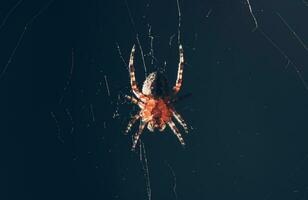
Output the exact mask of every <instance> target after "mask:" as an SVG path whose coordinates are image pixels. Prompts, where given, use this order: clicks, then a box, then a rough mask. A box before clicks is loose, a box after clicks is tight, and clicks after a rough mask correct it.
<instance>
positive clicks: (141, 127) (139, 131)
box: [132, 120, 147, 151]
mask: <svg viewBox="0 0 308 200" xmlns="http://www.w3.org/2000/svg"><path fill="white" fill-rule="evenodd" d="M146 124H147V123H146V122H145V121H142V120H141V121H140V125H139V130H138V132H137V133H136V134H135V135H134V141H133V146H132V151H134V150H135V148H136V145H137V143H138V140H139V137H140V135H141V134H142V131H143V129H144V127H145V125H146Z"/></svg>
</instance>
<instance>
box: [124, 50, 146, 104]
mask: <svg viewBox="0 0 308 200" xmlns="http://www.w3.org/2000/svg"><path fill="white" fill-rule="evenodd" d="M135 50H136V48H135V45H134V46H133V48H132V51H131V53H130V58H129V65H128V69H129V76H130V85H131V88H132V91H133V93H134V94H135V95H136V97H137V98H138V99H140V100H141V101H143V102H144V101H145V99H146V98H145V96H144V95H143V94H142V93H141V92H140V91H139V89H138V86H137V82H136V77H135V67H134V57H135Z"/></svg>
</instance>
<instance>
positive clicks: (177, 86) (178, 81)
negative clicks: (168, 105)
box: [173, 44, 184, 94]
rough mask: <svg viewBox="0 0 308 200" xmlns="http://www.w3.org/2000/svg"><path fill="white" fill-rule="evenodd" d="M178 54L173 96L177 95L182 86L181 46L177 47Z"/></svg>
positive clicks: (182, 62) (182, 52) (182, 61)
mask: <svg viewBox="0 0 308 200" xmlns="http://www.w3.org/2000/svg"><path fill="white" fill-rule="evenodd" d="M179 54H180V61H179V67H178V75H177V79H176V83H175V86H174V87H173V91H174V94H177V93H178V92H179V91H180V89H181V86H182V77H183V67H184V51H183V47H182V45H181V44H180V46H179Z"/></svg>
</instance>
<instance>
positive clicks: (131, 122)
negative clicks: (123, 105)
mask: <svg viewBox="0 0 308 200" xmlns="http://www.w3.org/2000/svg"><path fill="white" fill-rule="evenodd" d="M139 118H140V114H139V113H138V114H136V115H134V116H133V117H132V118H131V119H130V120H129V122H128V125H127V128H126V130H125V134H127V133H128V132H129V131H130V130H131V128H132V126H133V125H134V124H135V123H136V121H137V120H138V119H139Z"/></svg>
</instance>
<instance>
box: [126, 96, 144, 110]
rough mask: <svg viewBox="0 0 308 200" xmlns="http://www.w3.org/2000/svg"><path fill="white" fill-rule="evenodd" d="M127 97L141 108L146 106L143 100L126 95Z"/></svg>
mask: <svg viewBox="0 0 308 200" xmlns="http://www.w3.org/2000/svg"><path fill="white" fill-rule="evenodd" d="M125 98H127V99H128V100H129V101H130V102H132V103H133V104H136V105H138V106H139V108H141V109H143V108H144V104H143V103H142V102H141V101H138V100H137V99H136V98H134V97H131V96H128V95H125Z"/></svg>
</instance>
